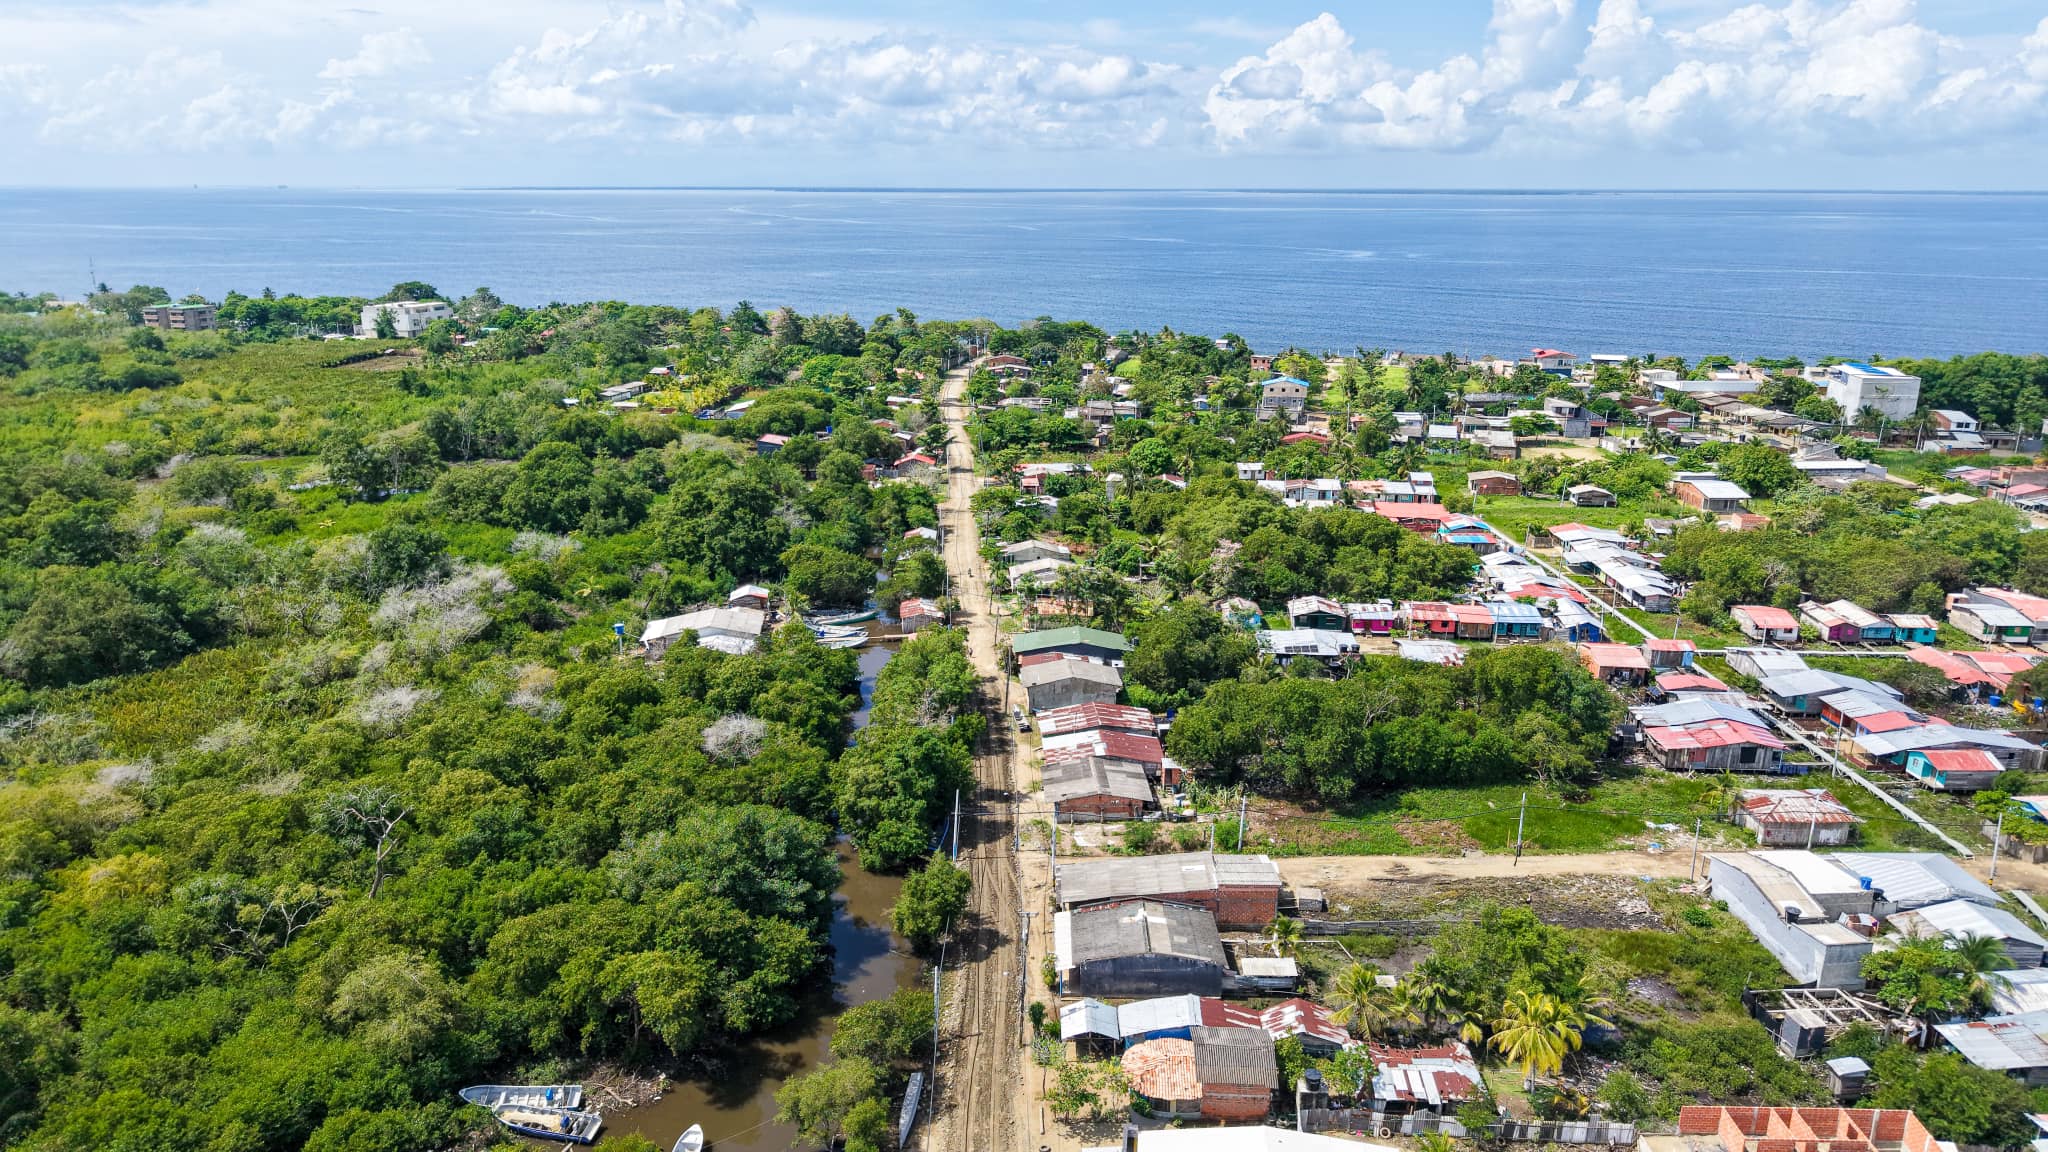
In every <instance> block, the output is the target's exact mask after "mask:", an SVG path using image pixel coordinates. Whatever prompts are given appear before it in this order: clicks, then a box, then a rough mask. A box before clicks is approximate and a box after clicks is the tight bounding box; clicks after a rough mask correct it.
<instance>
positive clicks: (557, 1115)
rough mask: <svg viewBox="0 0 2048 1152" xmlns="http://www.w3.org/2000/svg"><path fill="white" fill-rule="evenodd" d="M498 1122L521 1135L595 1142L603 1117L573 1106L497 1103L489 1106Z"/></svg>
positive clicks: (573, 1141) (573, 1142)
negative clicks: (545, 1106)
mask: <svg viewBox="0 0 2048 1152" xmlns="http://www.w3.org/2000/svg"><path fill="white" fill-rule="evenodd" d="M491 1114H492V1115H493V1116H496V1117H497V1118H498V1123H500V1124H503V1125H504V1126H505V1127H507V1128H510V1129H511V1130H512V1131H514V1132H517V1133H519V1134H520V1135H521V1136H537V1137H539V1138H541V1139H542V1140H567V1141H568V1142H569V1143H571V1144H595V1143H597V1132H598V1129H600V1128H603V1127H604V1117H603V1116H600V1115H598V1114H597V1113H595V1112H580V1111H577V1110H576V1109H574V1108H543V1107H541V1106H540V1105H538V1104H500V1105H498V1106H497V1107H496V1108H493V1109H491Z"/></svg>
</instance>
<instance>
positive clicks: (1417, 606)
mask: <svg viewBox="0 0 2048 1152" xmlns="http://www.w3.org/2000/svg"><path fill="white" fill-rule="evenodd" d="M1406 607H1407V609H1408V619H1410V620H1415V621H1428V620H1456V619H1457V616H1456V615H1454V614H1453V613H1452V612H1451V606H1450V605H1449V604H1441V603H1438V602H1437V601H1435V600H1411V601H1409V602H1408V604H1407V605H1406Z"/></svg>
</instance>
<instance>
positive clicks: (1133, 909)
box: [1060, 901, 1228, 969]
mask: <svg viewBox="0 0 2048 1152" xmlns="http://www.w3.org/2000/svg"><path fill="white" fill-rule="evenodd" d="M1064 915H1067V916H1068V917H1070V919H1069V920H1068V929H1067V932H1068V939H1069V940H1070V941H1071V948H1070V950H1069V951H1068V952H1067V954H1066V955H1064V956H1062V957H1061V958H1060V960H1061V964H1060V966H1061V968H1062V969H1071V968H1074V967H1077V966H1079V965H1082V964H1087V963H1090V962H1092V961H1097V960H1114V959H1117V958H1119V957H1124V956H1161V955H1164V956H1181V957H1185V958H1187V959H1190V960H1198V961H1201V962H1203V963H1206V964H1214V965H1216V966H1217V967H1219V968H1221V967H1224V966H1225V965H1226V964H1227V963H1228V961H1227V959H1226V958H1225V956H1224V954H1223V938H1222V937H1221V936H1219V935H1217V933H1216V917H1214V916H1212V915H1210V914H1209V913H1208V912H1205V911H1203V910H1202V909H1200V908H1184V907H1182V906H1180V905H1178V904H1154V903H1151V902H1150V901H1146V902H1143V903H1138V904H1119V905H1116V906H1114V907H1110V908H1092V909H1083V910H1081V911H1078V912H1071V913H1065V914H1064Z"/></svg>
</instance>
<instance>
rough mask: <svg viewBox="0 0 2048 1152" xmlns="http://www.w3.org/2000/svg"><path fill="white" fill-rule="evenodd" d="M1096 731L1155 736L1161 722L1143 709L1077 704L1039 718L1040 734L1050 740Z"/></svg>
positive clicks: (1048, 711) (1047, 712) (1046, 713)
mask: <svg viewBox="0 0 2048 1152" xmlns="http://www.w3.org/2000/svg"><path fill="white" fill-rule="evenodd" d="M1094 728H1115V729H1121V730H1123V731H1125V732H1136V733H1138V734H1139V735H1141V736H1151V735H1154V734H1156V733H1157V732H1158V731H1159V719H1158V717H1156V716H1154V715H1152V713H1150V712H1147V711H1146V710H1144V709H1143V708H1132V707H1130V706H1128V705H1124V704H1076V705H1074V706H1073V707H1071V708H1052V709H1048V710H1047V711H1044V712H1041V713H1039V714H1038V731H1039V732H1040V734H1042V735H1046V736H1058V735H1061V734H1064V733H1067V732H1086V731H1088V730H1090V729H1094Z"/></svg>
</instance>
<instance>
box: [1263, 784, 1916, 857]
mask: <svg viewBox="0 0 2048 1152" xmlns="http://www.w3.org/2000/svg"><path fill="white" fill-rule="evenodd" d="M1765 783H1766V781H1764V780H1761V779H1759V778H1751V777H1728V778H1725V779H1724V778H1723V777H1720V776H1697V777H1694V776H1677V775H1672V774H1670V773H1665V772H1654V771H1652V772H1640V773H1628V774H1625V775H1617V776H1615V777H1613V778H1610V779H1607V780H1603V781H1600V782H1599V783H1597V784H1594V785H1593V786H1591V787H1590V788H1585V789H1570V788H1565V787H1562V786H1556V785H1549V786H1546V785H1532V786H1530V787H1527V788H1524V787H1522V786H1520V785H1500V786H1495V787H1481V788H1415V789H1409V790H1407V791H1403V792H1398V793H1390V794H1388V795H1386V796H1382V797H1377V798H1375V799H1373V800H1370V801H1368V802H1366V803H1364V804H1360V805H1355V806H1352V807H1349V808H1346V809H1344V810H1342V811H1335V812H1309V811H1304V810H1302V809H1299V808H1294V807H1290V806H1286V805H1281V804H1277V803H1267V804H1262V805H1258V806H1255V808H1254V810H1253V818H1252V827H1251V830H1250V832H1249V833H1248V834H1247V840H1246V843H1247V845H1248V846H1249V845H1250V844H1253V843H1257V844H1258V845H1259V850H1260V851H1268V852H1278V853H1282V854H1287V855H1376V856H1377V855H1441V854H1450V853H1455V852H1459V851H1462V850H1465V849H1483V850H1485V851H1489V852H1500V851H1512V850H1513V849H1514V846H1515V833H1516V825H1517V823H1518V822H1519V823H1520V824H1521V833H1522V838H1523V851H1525V852H1610V851H1614V850H1616V849H1620V848H1629V847H1638V846H1644V845H1647V844H1649V843H1651V842H1653V841H1659V840H1664V839H1668V838H1669V837H1670V835H1671V832H1670V830H1669V829H1668V828H1666V827H1662V826H1666V825H1677V826H1679V827H1680V828H1682V829H1684V830H1685V832H1686V833H1688V834H1689V833H1690V832H1691V829H1692V824H1693V822H1694V821H1695V820H1698V821H1701V822H1702V825H1703V827H1702V835H1703V836H1706V837H1708V838H1709V839H1718V840H1721V841H1725V842H1727V843H1730V844H1734V843H1746V842H1748V841H1749V838H1748V834H1747V833H1745V832H1743V831H1741V830H1739V829H1737V828H1735V827H1734V826H1733V825H1731V824H1729V823H1728V816H1727V814H1728V811H1729V807H1730V799H1729V798H1730V796H1732V792H1731V791H1730V789H1731V788H1738V789H1739V788H1742V787H1752V786H1760V785H1764V784H1765ZM1780 786H1782V784H1781V785H1780ZM1525 795H1526V796H1527V803H1528V806H1527V809H1526V811H1524V809H1523V807H1522V804H1523V797H1524V796H1525ZM1872 802H1873V803H1876V800H1875V798H1872Z"/></svg>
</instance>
